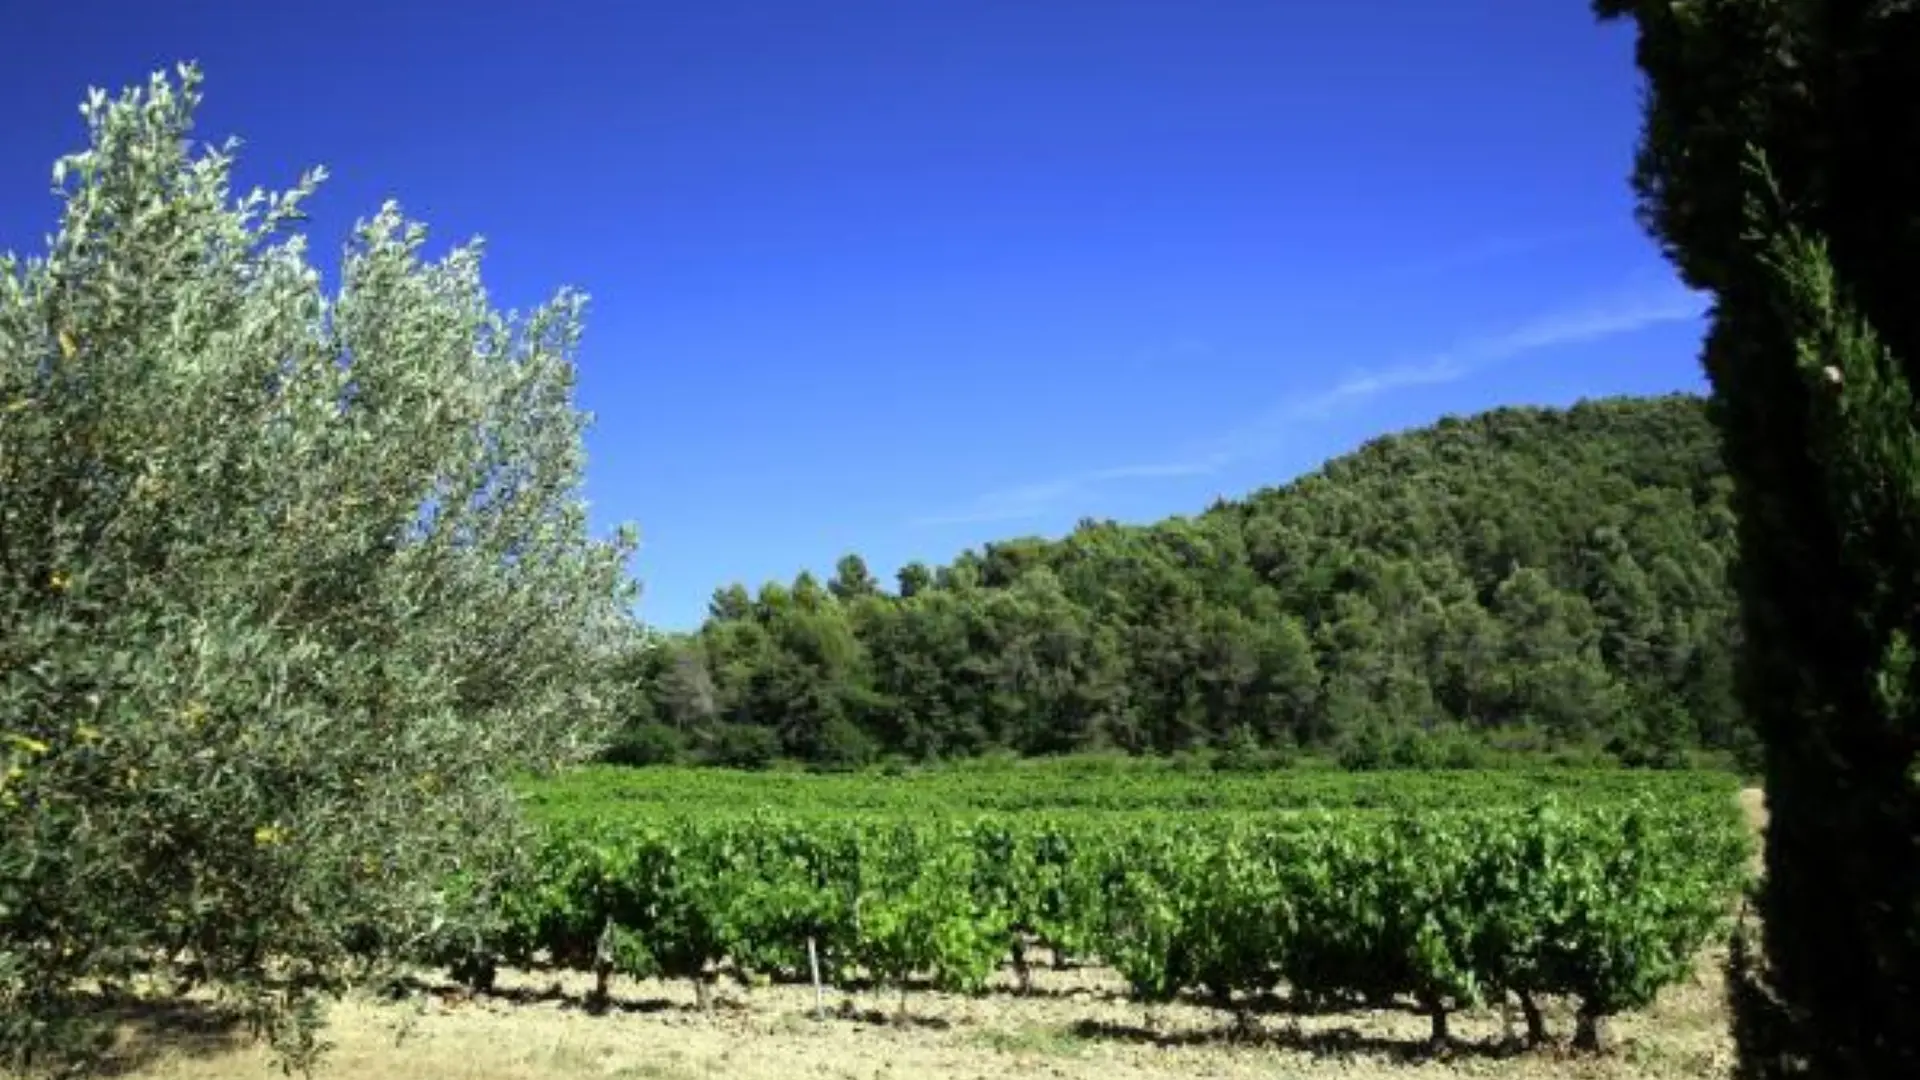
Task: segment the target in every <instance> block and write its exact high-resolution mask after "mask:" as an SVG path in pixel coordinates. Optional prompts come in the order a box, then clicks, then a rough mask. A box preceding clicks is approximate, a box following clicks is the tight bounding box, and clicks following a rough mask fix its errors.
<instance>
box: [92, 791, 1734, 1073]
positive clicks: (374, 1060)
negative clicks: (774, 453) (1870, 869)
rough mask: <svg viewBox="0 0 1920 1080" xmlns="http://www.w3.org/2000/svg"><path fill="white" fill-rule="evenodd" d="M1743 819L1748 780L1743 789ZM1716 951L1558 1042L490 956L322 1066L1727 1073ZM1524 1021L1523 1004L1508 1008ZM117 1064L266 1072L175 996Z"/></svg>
mask: <svg viewBox="0 0 1920 1080" xmlns="http://www.w3.org/2000/svg"><path fill="white" fill-rule="evenodd" d="M1742 802H1743V805H1745V806H1746V807H1747V808H1748V810H1749V813H1750V814H1751V815H1752V816H1753V819H1754V821H1755V824H1756V827H1759V826H1763V825H1764V816H1765V810H1764V806H1763V804H1762V800H1760V799H1759V797H1758V793H1757V792H1748V793H1746V794H1745V795H1743V797H1742ZM1719 963H1720V958H1719V956H1718V955H1709V956H1707V957H1704V958H1703V959H1702V962H1701V965H1700V968H1699V970H1698V972H1697V973H1696V975H1695V976H1694V978H1693V979H1692V980H1691V981H1690V982H1687V983H1684V984H1682V985H1679V986H1676V987H1673V988H1671V989H1670V990H1669V991H1668V992H1667V993H1666V994H1664V995H1663V996H1662V997H1661V999H1660V1000H1659V1001H1658V1002H1657V1003H1656V1004H1655V1006H1654V1007H1653V1008H1652V1009H1650V1010H1648V1011H1646V1012H1644V1013H1640V1014H1636V1015H1629V1016H1624V1017H1620V1018H1618V1019H1616V1020H1615V1021H1614V1023H1613V1026H1612V1031H1611V1036H1610V1037H1611V1039H1612V1041H1613V1044H1614V1045H1613V1047H1612V1049H1611V1052H1609V1053H1608V1054H1606V1055H1604V1056H1601V1057H1589V1056H1579V1055H1575V1054H1572V1053H1571V1052H1570V1051H1568V1050H1566V1049H1565V1048H1564V1043H1565V1040H1566V1038H1567V1037H1568V1036H1569V1035H1570V1034H1571V1031H1572V1020H1571V1017H1570V1016H1568V1015H1567V1014H1566V1012H1565V1011H1564V1010H1562V1011H1558V1012H1550V1013H1549V1023H1550V1025H1551V1028H1552V1031H1553V1034H1554V1035H1555V1037H1556V1038H1557V1039H1558V1040H1559V1042H1560V1045H1559V1046H1553V1047H1548V1048H1545V1049H1542V1050H1536V1051H1530V1052H1516V1051H1513V1050H1511V1049H1509V1048H1507V1047H1506V1046H1505V1045H1503V1037H1504V1035H1505V1034H1506V1032H1507V1030H1508V1028H1507V1022H1506V1018H1505V1017H1503V1016H1502V1014H1501V1013H1500V1012H1499V1011H1498V1010H1483V1011H1479V1012H1475V1013H1469V1014H1464V1015H1461V1016H1457V1017H1455V1018H1454V1022H1453V1035H1454V1037H1455V1039H1456V1042H1457V1044H1458V1045H1457V1048H1456V1049H1454V1050H1453V1051H1452V1052H1450V1053H1448V1054H1445V1055H1442V1056H1439V1057H1435V1056H1433V1055H1430V1054H1429V1053H1427V1052H1426V1048H1425V1039H1426V1036H1427V1032H1428V1022H1427V1020H1426V1018H1425V1017H1423V1016H1419V1015H1415V1014H1413V1013H1412V1012H1408V1011H1398V1010H1382V1011H1374V1012H1344V1013H1339V1014H1336V1015H1331V1016H1297V1015H1282V1014H1277V1013H1269V1014H1266V1015H1261V1016H1257V1017H1255V1018H1254V1019H1253V1020H1252V1022H1251V1023H1249V1024H1247V1025H1246V1026H1244V1027H1236V1025H1235V1024H1234V1023H1233V1022H1232V1020H1231V1019H1229V1018H1228V1017H1226V1016H1225V1015H1224V1014H1222V1013H1220V1012H1218V1011H1216V1010H1213V1009H1210V1008H1206V1007H1204V1006H1200V1005H1195V1004H1187V1003H1179V1004H1174V1005H1170V1006H1166V1007H1164V1008H1160V1009H1157V1010H1154V1011H1153V1012H1152V1014H1151V1015H1150V1014H1149V1013H1148V1011H1147V1010H1145V1009H1143V1008H1142V1007H1141V1006H1139V1005H1137V1004H1134V1003H1131V1002H1128V1001H1126V1000H1125V999H1124V997H1123V996H1122V994H1121V989H1122V988H1121V986H1120V984H1119V982H1118V980H1117V979H1116V978H1115V977H1114V976H1113V975H1112V974H1111V973H1110V972H1104V971H1099V970H1068V971H1048V970H1043V971H1039V972H1036V975H1035V993H1034V994H1032V995H1031V996H1025V997H1023V996H1019V995H1016V994H1014V993H1013V992H1012V987H1011V985H1010V979H1009V980H1007V983H1008V984H1007V985H1003V986H1000V987H997V988H996V989H995V990H994V991H992V992H990V993H988V994H986V995H983V996H980V997H974V998H968V997H957V996H951V995H944V994H938V993H933V992H931V991H915V992H914V993H913V994H912V995H911V996H910V999H909V1018H908V1020H907V1022H905V1023H900V1022H897V1021H896V1020H895V1018H894V1011H895V1009H896V1007H897V1004H898V1001H899V998H898V996H897V995H896V994H894V993H892V992H885V993H880V992H874V993H864V992H863V993H858V994H849V993H846V992H842V991H836V990H829V991H827V992H826V994H825V997H824V1005H825V1016H824V1018H816V1016H815V1004H814V995H813V991H812V990H811V989H810V988H808V987H792V986H774V987H760V988H755V989H752V990H746V989H742V988H738V987H735V986H733V985H731V984H727V985H724V986H723V988H722V990H721V992H720V993H719V994H718V995H717V1001H716V1004H715V1006H714V1008H713V1009H712V1010H711V1011H709V1012H705V1013H703V1012H701V1011H699V1010H698V1009H697V1008H695V1006H694V995H693V989H692V987H691V986H690V985H688V984H687V983H685V982H678V983H661V982H640V983H635V982H631V981H619V980H616V982H615V984H614V987H613V999H614V1000H613V1003H612V1005H611V1007H610V1008H608V1009H607V1010H605V1011H604V1012H601V1013H595V1012H592V1011H590V1010H588V1009H587V1008H585V1007H584V1005H583V1002H584V1000H585V996H586V991H587V990H588V989H589V985H590V984H589V981H588V980H585V979H584V978H581V977H575V976H567V977H553V976H535V975H528V974H521V973H502V979H501V991H502V992H501V993H500V994H498V995H496V996H493V997H483V998H478V999H472V1000H468V999H465V998H463V997H461V996H460V995H458V994H456V993H453V992H451V988H449V987H433V986H428V987H426V988H424V989H423V990H422V991H421V992H419V993H416V994H415V995H414V996H413V997H412V998H410V999H406V1000H402V1001H398V1002H395V1001H387V1000H375V999H371V998H366V999H356V1000H349V1001H348V1002H345V1003H343V1004H340V1005H338V1006H336V1007H334V1008H333V1010H332V1011H331V1022H330V1024H329V1026H328V1028H327V1030H326V1033H325V1038H326V1039H327V1041H328V1042H329V1043H330V1044H332V1045H331V1049H330V1050H329V1052H328V1054H327V1056H326V1059H325V1060H324V1062H323V1063H322V1065H321V1067H320V1068H319V1070H318V1071H317V1072H316V1076H319V1077H353V1078H359V1077H369V1078H386V1077H392V1078H396V1080H561V1078H571V1077H606V1078H630V1080H698V1078H708V1077H712V1078H721V1077H725V1078H729V1080H813V1078H820V1080H933V1078H936V1077H937V1078H942V1080H946V1078H952V1080H975V1078H978V1080H1001V1078H1009V1077H1028V1076H1035V1077H1047V1078H1057V1080H1079V1078H1086V1080H1094V1078H1098V1080H1152V1078H1167V1080H1172V1078H1176V1077H1177V1078H1180V1080H1198V1078H1203V1077H1204V1078H1221V1080H1231V1078H1239V1077H1247V1078H1251V1077H1256V1076H1257V1077H1274V1076H1284V1077H1299V1078H1303V1080H1333V1078H1335V1077H1339V1078H1343V1080H1367V1078H1370V1077H1388V1076H1391V1077H1395V1078H1414V1077H1430V1078H1439V1077H1455V1076H1474V1077H1489V1078H1513V1080H1547V1078H1567V1080H1573V1078H1578V1080H1637V1078H1648V1080H1652V1078H1659V1080H1674V1078H1682V1077H1685V1078H1692V1077H1702V1078H1718V1077H1727V1076H1729V1075H1730V1070H1731V1065H1732V1043H1731V1040H1730V1039H1729V1038H1728V1035H1727V1031H1726V1016H1725V1011H1724V1005H1723V1001H1722V983H1721V977H1720V968H1719ZM1516 1022H1517V1021H1516ZM117 1065H118V1067H117V1068H116V1070H115V1071H116V1072H117V1073H118V1074H119V1075H122V1076H127V1077H132V1078H136V1080H257V1078H264V1077H268V1076H272V1075H277V1070H272V1069H271V1062H270V1060H269V1057H268V1055H267V1053H266V1051H265V1050H263V1049H262V1048H260V1047H259V1046H257V1045H254V1044H252V1043H250V1042H249V1041H248V1040H246V1039H245V1038H244V1036H243V1035H242V1034H241V1033H240V1032H238V1031H237V1030H235V1029H234V1028H233V1027H232V1026H231V1025H228V1024H226V1023H223V1022H221V1021H220V1020H218V1019H217V1018H215V1017H213V1016H211V1015H209V1014H205V1013H197V1012H192V1011H190V1010H181V1009H172V1010H168V1011H167V1012H165V1013H157V1014H154V1015H150V1016H147V1017H145V1018H142V1019H137V1020H130V1021H129V1023H128V1024H127V1025H126V1028H125V1032H124V1038H123V1044H122V1049H121V1053H120V1054H119V1056H118V1061H117Z"/></svg>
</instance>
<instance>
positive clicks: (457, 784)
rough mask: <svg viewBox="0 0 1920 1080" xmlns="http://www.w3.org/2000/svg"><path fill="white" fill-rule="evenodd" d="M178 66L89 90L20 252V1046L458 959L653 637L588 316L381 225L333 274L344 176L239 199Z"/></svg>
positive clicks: (16, 736) (1, 731)
mask: <svg viewBox="0 0 1920 1080" xmlns="http://www.w3.org/2000/svg"><path fill="white" fill-rule="evenodd" d="M200 86H201V78H200V75H199V73H198V71H197V70H196V69H195V68H194V67H192V66H183V67H181V68H180V69H179V71H178V78H177V79H169V78H167V77H166V76H165V75H156V76H154V78H153V79H152V80H151V82H150V84H149V85H147V86H146V87H145V88H144V89H137V90H130V91H128V92H126V93H124V94H122V95H120V96H118V97H109V95H107V94H106V93H104V92H102V91H98V90H95V91H93V92H91V94H90V95H89V98H88V100H87V102H86V104H85V105H84V106H83V107H82V110H81V111H82V114H83V116H84V117H85V120H86V123H87V127H88V133H89V136H90V138H89V145H88V147H87V148H86V149H85V150H84V151H82V152H80V153H77V154H74V155H72V156H70V157H67V158H64V159H62V160H60V161H59V162H58V163H57V164H56V165H55V167H54V171H53V176H54V188H55V193H56V195H57V196H58V198H59V200H60V202H61V214H60V218H59V225H58V230H57V232H56V233H55V234H54V235H53V236H52V237H51V238H50V239H49V240H48V243H47V250H46V252H45V254H44V255H41V256H35V257H31V258H24V259H23V258H19V257H16V256H12V255H8V256H6V257H5V258H4V259H0V1047H5V1048H9V1049H12V1050H14V1051H15V1052H16V1056H17V1057H27V1056H31V1055H34V1054H39V1055H40V1057H41V1060H45V1055H46V1053H47V1051H48V1050H49V1049H50V1048H54V1049H63V1052H64V1051H65V1050H71V1049H73V1047H74V1045H75V1043H74V1039H75V1037H76V1036H77V1035H78V1034H81V1033H84V1032H85V1031H86V1030H87V1027H86V1025H85V1024H84V1023H83V1022H81V1021H80V1020H79V1019H78V1018H79V1016H80V1015H81V1014H80V1013H79V1011H77V1009H76V1006H77V1004H78V1003H79V1002H80V1001H81V1000H82V995H83V994H91V993H96V992H97V991H98V989H99V987H100V986H101V985H102V984H103V983H104V984H105V985H107V986H108V987H120V988H123V989H124V988H129V987H136V986H147V985H151V984H154V983H155V982H156V979H157V978H161V977H164V978H165V979H166V983H165V985H171V986H177V985H179V983H180V981H182V980H186V981H191V980H192V979H196V978H197V979H199V980H201V981H203V982H205V983H207V984H209V985H214V986H218V987H220V988H222V989H223V990H225V991H228V992H233V993H237V994H239V995H240V996H241V998H242V1000H243V1001H245V1002H246V1003H248V1004H249V1005H250V1006H251V1007H252V1008H253V1011H254V1014H255V1015H256V1016H257V1017H259V1018H260V1019H262V1020H264V1021H270V1022H272V1023H271V1026H270V1027H269V1028H268V1030H269V1031H271V1032H273V1033H275V1034H277V1035H281V1036H291V1037H292V1039H291V1041H290V1042H287V1041H285V1040H283V1045H285V1046H288V1047H290V1048H292V1049H296V1050H298V1049H301V1048H302V1047H303V1046H304V1047H305V1048H306V1049H308V1050H311V1049H312V1046H313V1043H312V1034H311V1025H310V1024H301V1023H295V1024H288V1023H286V1021H287V1020H288V1018H290V1017H294V1018H297V1017H303V1016H310V1014H311V1010H310V1009H309V1008H308V1007H307V1006H308V1005H309V1004H310V1003H311V1001H312V1000H313V999H314V995H315V994H316V992H319V991H324V990H327V989H330V988H331V989H337V988H339V987H341V986H343V985H345V984H346V982H345V981H346V980H349V979H351V978H353V977H355V976H357V975H364V974H366V973H368V972H372V971H377V970H380V969H381V968H383V967H384V966H386V965H388V964H390V963H392V962H394V961H396V960H403V959H407V958H412V957H418V956H422V955H426V954H427V953H428V951H430V950H432V949H434V948H443V947H447V946H448V945H449V944H450V943H452V944H457V940H458V937H459V934H460V933H461V932H463V931H470V930H473V929H475V927H474V922H473V920H475V919H477V918H481V917H483V912H484V904H476V903H474V902H473V901H475V900H476V899H484V896H485V894H486V890H487V888H488V885H489V882H490V881H492V880H493V879H494V878H495V876H496V875H497V874H498V873H500V872H502V871H503V870H504V869H506V868H507V867H509V866H510V865H511V860H510V857H511V855H512V854H513V852H514V850H515V846H516V844H517V838H518V835H519V834H518V829H517V825H516V823H517V821H518V818H517V815H516V806H515V803H514V802H513V799H512V797H511V795H510V793H509V791H508V789H507V787H506V783H505V781H506V779H507V778H508V776H509V775H510V774H512V773H514V772H516V771H519V770H525V769H539V768H543V767H547V766H551V765H554V764H557V763H561V762H565V761H568V760H572V759H575V758H578V757H580V756H582V755H584V754H586V753H590V752H592V751H593V750H595V749H597V747H598V745H599V744H600V743H601V742H602V741H603V739H604V737H605V735H606V733H607V731H608V730H609V725H610V724H611V722H612V717H613V714H614V710H613V709H612V707H611V706H612V703H611V702H610V701H609V700H608V698H609V696H610V694H609V686H610V683H609V682H608V680H607V678H606V676H607V674H608V672H609V670H610V667H611V664H612V662H613V660H614V659H615V658H616V657H617V656H618V655H619V653H620V652H621V651H622V650H623V649H625V648H626V647H628V645H629V643H630V641H631V639H632V637H633V635H634V633H635V631H636V628H635V627H634V626H633V624H632V618H631V615H630V612H631V608H632V602H633V599H634V595H633V594H634V589H635V586H634V585H633V583H632V581H631V579H630V578H629V576H628V573H627V562H628V557H629V555H630V554H631V552H632V549H633V543H634V541H633V536H632V532H631V530H629V529H625V528H623V529H621V530H620V531H619V533H618V534H617V535H616V536H614V537H612V538H611V539H595V538H593V537H592V536H591V535H590V533H589V530H588V527H587V524H586V516H585V515H586V511H585V505H584V502H583V500H582V497H581V490H580V489H581V476H582V467H583V449H582V433H583V430H584V427H585V425H586V423H587V421H588V418H587V417H586V416H585V415H584V414H583V413H581V412H580V411H578V410H577V409H576V408H575V407H574V405H573V403H572V391H573V379H574V370H573V359H572V357H573V354H574V352H575V349H576V345H577V342H578V340H579V335H580V328H581V311H582V304H583V298H582V297H581V296H579V295H578V294H574V293H566V292H563V293H561V294H560V295H559V296H558V297H557V298H555V299H554V300H552V301H551V302H550V303H548V304H546V305H545V306H542V307H540V308H539V309H537V310H535V311H533V312H532V313H531V314H529V315H526V316H524V317H521V316H514V315H505V314H501V313H498V312H496V311H495V310H494V309H493V308H492V307H491V306H490V305H489V302H488V298H487V296H486V293H485V292H484V290H483V289H482V286H481V282H480V277H479V251H478V247H477V245H468V246H463V247H459V248H456V249H455V250H453V251H452V252H451V253H450V254H447V255H445V256H444V257H443V258H440V259H438V260H437V261H433V260H428V259H427V258H426V257H425V256H424V253H423V245H424V240H425V237H424V232H423V230H422V229H421V228H420V227H419V226H417V225H414V224H411V223H409V222H407V221H406V220H405V219H403V217H402V216H401V214H400V212H399V211H398V209H397V208H396V207H395V206H393V205H391V204H389V205H387V206H385V207H383V208H381V209H380V211H379V212H378V213H377V214H376V215H374V216H373V217H372V219H371V220H367V221H363V222H361V223H360V224H359V225H358V226H357V227H356V230H355V232H354V235H353V237H352V241H351V243H350V244H349V245H348V247H347V251H346V254H345V260H344V264H343V266H342V269H341V272H340V275H339V282H338V286H337V289H335V290H333V291H332V292H329V291H328V290H327V289H326V288H325V287H324V286H323V283H322V281H321V278H320V276H319V274H318V273H317V272H316V271H315V270H314V269H313V267H312V266H310V265H309V263H308V261H307V258H306V255H307V252H306V248H305V244H304V241H303V239H302V237H301V236H299V235H298V234H297V233H295V232H293V230H292V229H291V228H290V227H291V226H293V225H295V224H296V223H297V222H299V221H301V220H302V213H301V208H302V204H303V203H304V202H305V201H306V200H307V199H308V197H309V196H310V195H311V194H312V193H313V191H314V190H315V187H316V185H317V184H318V183H319V182H320V181H321V179H323V173H322V172H321V171H319V170H316V171H314V172H313V173H311V174H309V175H308V176H307V177H305V178H304V179H303V180H302V181H301V182H300V183H299V184H298V185H297V186H296V187H295V188H294V189H293V190H291V191H288V192H285V193H283V194H276V195H266V194H262V193H260V192H258V191H255V192H253V193H251V194H248V195H246V196H245V197H236V196H235V194H234V192H233V190H232V187H231V183H230V176H231V171H232V166H233V160H234V159H233V151H234V148H235V146H234V144H233V143H231V142H229V143H227V144H226V145H225V146H223V147H210V146H207V145H204V144H196V143H194V142H193V141H192V140H190V138H189V134H190V131H191V128H192V119H193V114H194V111H195V108H196V106H197V104H198V102H199V100H200V93H199V91H200Z"/></svg>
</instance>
